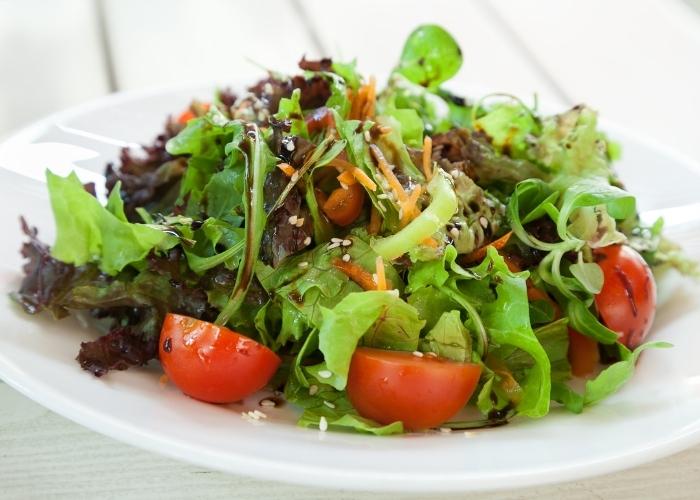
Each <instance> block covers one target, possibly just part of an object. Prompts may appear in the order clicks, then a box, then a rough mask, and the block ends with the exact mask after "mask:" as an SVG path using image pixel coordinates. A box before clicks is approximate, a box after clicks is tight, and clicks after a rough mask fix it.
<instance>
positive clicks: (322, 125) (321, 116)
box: [305, 106, 335, 134]
mask: <svg viewBox="0 0 700 500" xmlns="http://www.w3.org/2000/svg"><path fill="white" fill-rule="evenodd" d="M305 121H306V128H307V130H308V131H309V133H310V134H314V133H316V132H318V131H320V130H324V129H327V128H334V127H335V120H334V119H333V113H331V110H330V109H328V108H327V107H326V106H321V107H320V108H316V109H315V110H313V111H312V112H311V113H309V115H307V117H306V118H305Z"/></svg>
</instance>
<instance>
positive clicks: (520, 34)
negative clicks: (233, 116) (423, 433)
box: [0, 0, 700, 499]
mask: <svg viewBox="0 0 700 500" xmlns="http://www.w3.org/2000/svg"><path fill="white" fill-rule="evenodd" d="M699 9H700V0H685V1H681V0H668V1H662V0H638V1H633V0H618V1H615V2H609V1H604V0H587V1H585V2H582V1H574V0H539V1H518V0H493V1H490V2H487V1H459V2H458V1H448V0H436V1H425V0H423V1H416V0H408V1H399V0H385V1H382V2H379V1H377V0H372V1H370V0H355V1H353V2H339V1H334V0H291V1H283V0H279V1H275V0H258V1H257V2H237V1H226V0H202V1H189V0H187V1H182V0H180V1H173V0H151V1H148V2H144V1H141V0H55V1H52V2H45V1H40V0H22V1H20V0H0V68H1V69H0V74H1V75H2V76H0V136H2V135H5V134H9V133H10V132H11V131H12V130H15V129H17V128H18V127H20V126H22V125H25V124H27V123H29V122H31V121H32V120H35V119H37V118H39V117H41V116H42V115H45V114H48V113H50V112H52V111H56V110H58V109H61V108H65V107H68V106H71V105H74V104H78V103H80V102H83V101H86V100H89V99H91V98H95V97H99V96H102V95H105V94H107V93H110V92H114V91H119V90H125V89H135V88H141V87H146V86H153V85H162V84H168V83H173V82H186V81H193V82H194V81H216V82H226V81H227V80H232V79H236V78H238V77H239V76H240V75H241V74H245V75H253V74H254V73H255V72H256V71H260V70H259V69H256V66H257V67H264V68H274V69H279V70H282V71H293V70H294V67H295V63H296V61H297V60H298V59H299V58H300V56H301V54H307V56H309V57H315V56H318V55H320V54H324V55H332V56H336V57H341V58H345V59H348V58H351V57H357V58H358V60H359V64H360V68H361V69H362V70H363V71H364V72H366V73H371V74H375V75H377V76H379V77H380V78H381V77H384V76H385V75H386V73H387V69H388V68H390V67H391V65H392V64H393V62H394V61H395V60H396V58H397V57H398V54H399V52H400V49H401V45H402V43H403V40H404V39H405V36H406V35H407V34H408V33H409V32H410V31H411V29H412V28H413V27H414V26H415V25H417V24H420V23H425V22H436V23H439V24H442V25H444V26H445V27H447V28H448V30H449V31H451V32H452V33H453V34H454V35H455V36H456V38H457V39H458V40H459V42H460V44H461V46H462V48H463V50H464V53H465V64H464V67H463V69H462V77H463V79H464V80H466V81H471V82H474V84H475V85H478V86H483V87H486V88H489V89H493V90H498V91H505V92H511V93H514V94H518V95H520V96H523V97H525V98H528V99H529V98H530V96H531V95H532V94H533V93H534V92H539V93H540V94H542V95H545V96H549V97H550V99H554V100H558V101H560V102H561V103H562V105H567V104H573V103H576V102H580V101H585V102H587V103H588V104H590V105H592V106H594V107H595V108H597V109H598V110H599V111H600V112H601V115H602V116H604V117H606V118H608V119H610V120H614V121H616V122H618V123H620V124H622V125H625V126H627V127H629V128H630V129H633V130H635V131H637V132H639V133H640V134H643V135H645V136H648V137H651V138H653V139H655V140H656V141H658V142H661V143H664V144H667V145H669V146H671V147H672V148H673V149H676V150H677V151H679V152H681V153H683V154H685V155H686V156H688V157H690V158H693V159H694V160H696V161H697V162H700V141H698V138H700V132H699V128H698V118H697V117H698V116H700V10H699ZM573 451H575V450H572V452H573ZM698 490H700V447H695V448H691V449H689V450H688V451H685V452H683V453H680V454H677V455H675V456H672V457H669V458H666V459H663V460H659V461H656V462H653V463H650V464H648V465H645V466H641V467H637V468H634V469H631V470H628V471H625V472H619V473H615V474H611V475H608V476H602V477H598V478H593V479H588V480H583V481H576V482H572V483H566V484H561V485H555V486H547V487H540V488H530V489H521V490H517V491H503V492H498V493H489V494H483V495H470V497H471V498H521V499H529V498H539V499H541V498H571V499H578V498H581V499H583V498H591V497H593V498H605V499H607V498H635V499H638V498H697V497H698V495H699V493H698ZM59 497H63V498H94V497H101V498H192V497H194V498H218V497H222V498H223V497H226V498H253V497H255V498H261V499H263V498H287V499H317V498H318V499H320V498H337V499H344V498H358V499H369V498H387V499H388V498H392V499H396V498H401V497H400V496H398V495H394V494H372V493H353V492H347V491H342V492H341V491H329V490H320V489H314V488H307V487H300V486H290V485H285V484H281V483H274V482H267V481H265V482H263V481H259V480H254V479H250V478H247V477H241V476H234V475H229V474H222V473H218V472H212V471H208V470H204V469H202V468H199V467H194V466H190V465H188V464H184V463H180V462H176V461H173V460H171V459H167V458H163V457H160V456H158V455H155V454H152V453H149V452H145V451H142V450H139V449H136V448H133V447H130V446H127V445H124V444H121V443H119V442H116V441H114V440H112V439H110V438H107V437H104V436H101V435H99V434H96V433H94V432H92V431H89V430H87V429H85V428H83V427H81V426H79V425H77V424H75V423H73V422H70V421H68V420H66V419H65V418H63V417H61V416H58V415H56V414H54V413H52V412H50V411H49V410H46V409H44V408H43V407H41V406H39V405H37V404H36V403H34V402H32V401H30V400H29V399H27V398H25V397H24V396H22V395H20V394H19V393H17V392H16V391H14V390H12V389H11V388H9V387H8V386H7V385H5V384H3V383H2V382H1V381H0V498H12V499H15V498H59ZM456 497H457V496H455V498H456ZM462 497H464V495H462ZM413 498H415V497H413ZM423 498H425V497H423ZM435 498H438V497H437V496H436V497H435ZM440 498H449V496H442V495H441V496H440Z"/></svg>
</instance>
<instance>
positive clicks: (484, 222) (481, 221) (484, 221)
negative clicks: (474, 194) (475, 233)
mask: <svg viewBox="0 0 700 500" xmlns="http://www.w3.org/2000/svg"><path fill="white" fill-rule="evenodd" d="M479 224H481V227H483V228H484V229H486V228H487V227H488V225H489V220H488V219H487V218H486V217H484V216H483V215H482V216H481V217H479Z"/></svg>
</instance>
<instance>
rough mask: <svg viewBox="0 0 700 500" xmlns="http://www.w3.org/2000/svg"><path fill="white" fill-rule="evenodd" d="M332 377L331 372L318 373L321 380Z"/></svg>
mask: <svg viewBox="0 0 700 500" xmlns="http://www.w3.org/2000/svg"><path fill="white" fill-rule="evenodd" d="M331 375H333V373H332V372H331V371H330V370H321V371H320V372H318V376H319V377H321V378H331Z"/></svg>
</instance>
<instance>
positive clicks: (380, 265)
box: [374, 255, 387, 290]
mask: <svg viewBox="0 0 700 500" xmlns="http://www.w3.org/2000/svg"><path fill="white" fill-rule="evenodd" d="M374 262H375V266H376V268H377V290H386V289H387V287H386V273H385V272H384V259H382V257H381V255H377V259H376V260H375V261H374Z"/></svg>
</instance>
